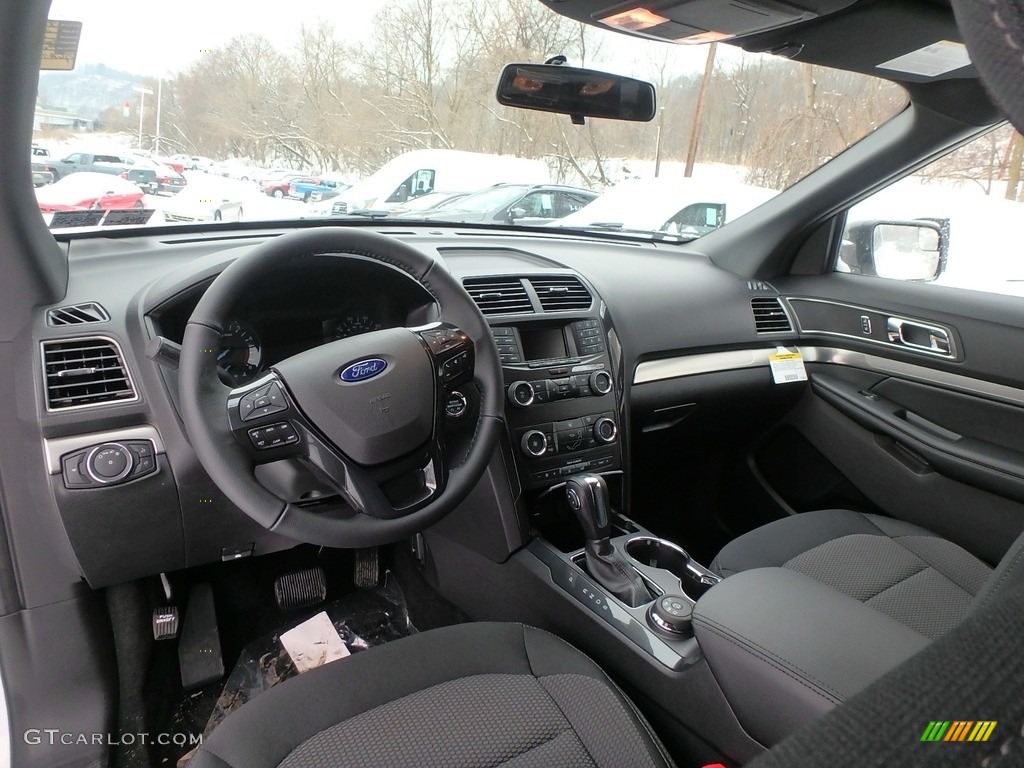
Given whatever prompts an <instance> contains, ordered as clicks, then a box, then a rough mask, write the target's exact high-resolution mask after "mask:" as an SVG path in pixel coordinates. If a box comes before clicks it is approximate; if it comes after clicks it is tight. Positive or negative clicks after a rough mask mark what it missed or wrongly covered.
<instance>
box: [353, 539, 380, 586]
mask: <svg viewBox="0 0 1024 768" xmlns="http://www.w3.org/2000/svg"><path fill="white" fill-rule="evenodd" d="M352 581H354V582H355V584H356V586H357V587H359V588H360V589H369V588H371V587H376V586H377V585H378V584H380V549H379V548H378V547H366V548H365V549H359V550H356V553H355V563H353V566H352Z"/></svg>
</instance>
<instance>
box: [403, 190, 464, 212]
mask: <svg viewBox="0 0 1024 768" xmlns="http://www.w3.org/2000/svg"><path fill="white" fill-rule="evenodd" d="M468 194H470V193H469V192H428V193H427V194H425V195H421V196H420V197H414V198H413V199H412V200H407V201H405V202H404V203H402V204H401V205H400V206H398V207H397V208H394V209H392V210H391V212H390V214H388V215H389V216H392V217H394V216H401V215H403V214H406V213H410V214H411V213H416V212H422V211H437V210H441V209H442V208H446V207H449V206H451V207H455V205H456V204H457V203H458V201H459V200H461V199H462V198H464V197H465V196H466V195H468Z"/></svg>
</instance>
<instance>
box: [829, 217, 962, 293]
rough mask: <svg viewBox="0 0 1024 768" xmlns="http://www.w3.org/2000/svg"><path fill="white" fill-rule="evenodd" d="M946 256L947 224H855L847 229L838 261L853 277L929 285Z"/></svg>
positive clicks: (921, 221) (939, 221)
mask: <svg viewBox="0 0 1024 768" xmlns="http://www.w3.org/2000/svg"><path fill="white" fill-rule="evenodd" d="M948 254H949V224H948V222H947V221H946V220H943V219H918V220H915V221H858V222H855V223H853V224H850V225H849V226H848V227H847V228H846V235H845V237H844V238H843V243H842V245H841V247H840V251H839V258H840V260H841V261H842V262H843V263H844V264H845V265H846V266H847V267H849V268H850V271H851V272H853V273H854V274H858V275H870V276H872V277H886V278H890V279H893V280H910V281H920V282H928V281H931V280H934V279H935V278H937V277H938V276H939V275H941V274H942V271H943V270H944V269H945V268H946V259H947V256H948Z"/></svg>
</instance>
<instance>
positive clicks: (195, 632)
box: [178, 582, 224, 691]
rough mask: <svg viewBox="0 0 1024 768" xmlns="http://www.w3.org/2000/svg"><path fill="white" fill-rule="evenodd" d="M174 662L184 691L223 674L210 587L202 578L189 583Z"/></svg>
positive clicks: (209, 681)
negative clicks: (190, 587)
mask: <svg viewBox="0 0 1024 768" xmlns="http://www.w3.org/2000/svg"><path fill="white" fill-rule="evenodd" d="M178 666H179V667H180V669H181V686H182V688H184V689H185V690H186V691H193V690H195V689H197V688H202V687H203V686H204V685H209V684H210V683H213V682H216V681H217V680H220V679H221V678H222V677H223V676H224V661H223V660H222V659H221V650H220V633H219V632H218V631H217V609H216V608H215V607H214V604H213V588H212V587H210V585H209V584H207V583H205V582H204V583H202V584H196V585H195V586H194V587H192V591H191V592H190V593H189V596H188V607H187V608H186V609H185V621H184V623H183V624H182V627H181V639H180V641H179V642H178Z"/></svg>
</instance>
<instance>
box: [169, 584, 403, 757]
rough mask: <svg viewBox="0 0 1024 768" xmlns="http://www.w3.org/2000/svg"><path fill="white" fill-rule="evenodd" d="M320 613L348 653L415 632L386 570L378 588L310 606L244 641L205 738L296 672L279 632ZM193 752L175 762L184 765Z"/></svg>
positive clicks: (214, 710) (399, 588)
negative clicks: (289, 619)
mask: <svg viewBox="0 0 1024 768" xmlns="http://www.w3.org/2000/svg"><path fill="white" fill-rule="evenodd" d="M321 612H324V613H326V614H327V616H328V617H329V618H330V620H331V623H332V624H333V625H334V628H335V629H336V630H337V631H338V634H339V635H340V636H341V639H342V641H343V642H344V643H345V646H346V647H347V648H348V650H349V651H350V652H351V653H358V652H359V651H363V650H366V649H367V648H371V647H373V646H375V645H382V644H383V643H386V642H388V641H390V640H397V639H398V638H401V637H406V636H407V635H411V634H414V633H415V632H416V631H417V630H416V627H414V626H413V624H412V621H411V619H410V618H409V609H408V606H407V604H406V601H405V596H404V595H403V594H402V589H401V587H400V586H399V584H398V579H396V578H395V576H394V575H393V574H392V573H391V572H390V571H389V572H388V573H387V574H386V575H385V578H384V582H383V584H382V585H381V586H379V587H374V588H372V589H362V590H359V591H357V592H354V593H350V594H348V595H346V596H345V597H344V598H342V599H340V600H335V601H333V602H330V603H326V604H322V605H319V606H316V607H315V608H311V609H310V610H309V611H308V612H307V613H306V614H305V615H301V616H299V617H297V618H296V619H295V620H293V621H290V622H288V623H287V624H286V625H284V626H281V627H279V628H277V629H276V630H275V631H273V632H272V633H269V634H266V635H264V636H262V637H259V638H257V639H256V640H253V641H252V642H251V643H249V644H248V645H246V646H245V647H244V648H243V649H242V652H241V655H240V656H239V658H238V661H237V663H236V664H235V666H234V668H233V669H232V671H231V674H230V675H228V678H227V680H226V681H225V683H224V687H223V689H222V691H221V693H220V696H219V697H218V699H217V702H216V704H215V705H214V707H213V714H212V715H210V718H209V720H208V722H207V724H206V728H205V729H204V731H203V737H204V738H206V737H207V736H208V735H209V734H210V733H211V732H212V731H213V730H214V728H216V727H217V726H218V725H219V724H220V723H221V722H222V721H223V720H224V718H226V717H227V716H228V715H229V714H231V713H232V712H234V711H235V710H236V709H238V708H239V707H241V706H242V705H243V704H245V703H246V702H248V701H251V700H252V699H254V698H255V697H256V696H258V695H259V694H261V693H263V692H264V691H267V690H269V689H270V688H272V687H274V686H275V685H277V684H278V683H280V682H282V681H284V680H287V679H288V678H290V677H295V676H296V675H297V674H298V671H297V670H296V668H295V664H294V663H293V662H292V659H291V657H290V656H289V655H288V653H287V652H286V651H285V650H284V648H283V646H282V645H281V642H280V637H281V635H282V634H283V633H285V632H287V631H288V630H290V629H292V628H293V627H296V626H298V625H299V624H302V623H303V622H304V621H306V620H307V619H309V618H311V617H313V616H316V615H317V614H319V613H321ZM191 756H192V753H191V752H190V753H189V754H187V755H184V756H183V757H181V758H180V759H179V760H178V766H185V765H187V763H188V760H189V759H190V758H191Z"/></svg>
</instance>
